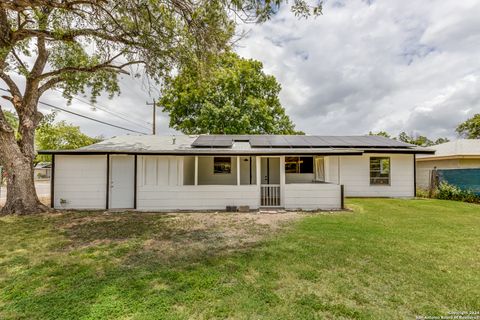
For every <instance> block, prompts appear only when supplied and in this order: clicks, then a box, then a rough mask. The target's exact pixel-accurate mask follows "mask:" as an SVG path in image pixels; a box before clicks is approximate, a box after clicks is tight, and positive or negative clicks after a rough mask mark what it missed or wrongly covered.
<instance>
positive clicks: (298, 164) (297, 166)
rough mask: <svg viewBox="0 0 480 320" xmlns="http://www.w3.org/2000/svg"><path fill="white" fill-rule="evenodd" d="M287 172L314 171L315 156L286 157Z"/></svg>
mask: <svg viewBox="0 0 480 320" xmlns="http://www.w3.org/2000/svg"><path fill="white" fill-rule="evenodd" d="M285 173H313V157H285Z"/></svg>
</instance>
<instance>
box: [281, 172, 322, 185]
mask: <svg viewBox="0 0 480 320" xmlns="http://www.w3.org/2000/svg"><path fill="white" fill-rule="evenodd" d="M314 180H315V174H313V173H285V183H287V184H289V183H312V182H313V181H314Z"/></svg>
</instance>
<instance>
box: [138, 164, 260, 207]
mask: <svg viewBox="0 0 480 320" xmlns="http://www.w3.org/2000/svg"><path fill="white" fill-rule="evenodd" d="M203 159H208V158H207V157H203ZM210 159H211V161H205V162H207V164H202V165H200V163H203V162H200V161H199V174H200V173H201V172H204V173H206V172H211V173H212V176H213V158H210ZM199 160H200V157H199ZM233 160H234V159H232V164H233V163H235V166H233V165H232V174H233V172H236V161H233ZM235 160H236V159H235ZM183 163H184V161H183V157H173V156H169V157H167V156H139V157H138V164H137V165H138V168H137V170H138V174H137V179H138V180H137V209H139V210H151V211H167V210H225V208H226V206H230V205H234V206H240V205H247V206H250V208H252V209H256V208H258V206H259V202H260V196H259V192H258V188H257V186H256V185H242V186H237V185H236V184H235V185H197V186H194V185H183V181H184V177H183V173H184V169H183ZM209 164H210V165H211V166H210V165H209ZM180 174H181V176H180ZM227 176H230V177H231V175H227ZM233 179H234V180H235V183H236V173H235V175H234V176H233ZM200 181H202V180H200V179H199V182H200ZM207 181H208V180H207ZM228 182H229V183H231V182H230V181H228ZM215 183H217V184H218V183H219V182H218V181H215Z"/></svg>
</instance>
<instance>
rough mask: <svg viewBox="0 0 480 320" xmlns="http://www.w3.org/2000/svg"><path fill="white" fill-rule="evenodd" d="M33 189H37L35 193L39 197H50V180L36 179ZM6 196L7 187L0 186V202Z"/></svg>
mask: <svg viewBox="0 0 480 320" xmlns="http://www.w3.org/2000/svg"><path fill="white" fill-rule="evenodd" d="M35 189H37V195H38V197H39V198H49V197H50V181H36V182H35ZM6 196H7V188H6V187H5V186H1V187H0V203H3V202H4V201H5V199H6Z"/></svg>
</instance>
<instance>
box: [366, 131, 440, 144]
mask: <svg viewBox="0 0 480 320" xmlns="http://www.w3.org/2000/svg"><path fill="white" fill-rule="evenodd" d="M368 134H369V135H371V136H382V137H385V138H391V139H394V140H400V141H402V142H405V143H410V144H414V145H417V146H421V147H431V146H434V145H437V144H441V143H445V142H448V141H450V140H449V139H448V138H437V139H436V140H430V139H429V138H427V137H426V136H422V135H416V136H413V135H412V136H410V135H408V134H407V133H406V132H400V134H399V135H398V137H392V136H391V135H390V134H389V133H388V132H386V131H379V132H372V131H370V132H369V133H368Z"/></svg>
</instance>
